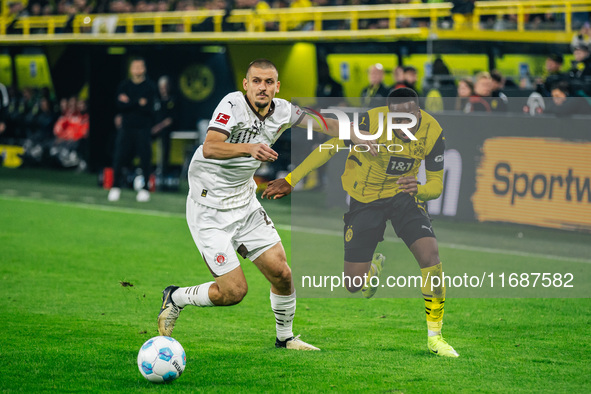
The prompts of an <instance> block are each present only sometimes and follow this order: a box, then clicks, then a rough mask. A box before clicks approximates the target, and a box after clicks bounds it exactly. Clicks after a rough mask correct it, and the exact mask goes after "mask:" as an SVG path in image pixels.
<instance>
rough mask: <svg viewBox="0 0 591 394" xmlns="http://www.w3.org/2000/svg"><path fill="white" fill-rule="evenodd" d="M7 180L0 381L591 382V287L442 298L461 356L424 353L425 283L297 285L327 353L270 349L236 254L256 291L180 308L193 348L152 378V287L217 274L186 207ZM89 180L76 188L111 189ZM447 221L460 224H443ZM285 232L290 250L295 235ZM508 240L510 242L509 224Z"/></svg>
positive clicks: (302, 328)
mask: <svg viewBox="0 0 591 394" xmlns="http://www.w3.org/2000/svg"><path fill="white" fill-rule="evenodd" d="M4 174H5V173H2V172H0V175H4ZM22 174H25V175H26V174H27V173H26V172H24V173H23V172H21V176H22ZM11 175H12V173H11ZM29 175H31V173H29ZM32 175H34V174H32ZM4 179H9V180H10V182H11V184H10V186H9V187H10V190H12V191H11V192H10V193H8V194H10V195H11V197H3V198H2V197H0V221H1V223H3V226H2V227H1V229H0V255H1V256H2V257H1V262H0V276H1V277H2V286H1V288H0V295H1V296H2V299H3V300H4V307H3V308H2V311H3V314H2V315H3V317H4V321H5V322H6V327H7V334H8V335H5V337H4V340H3V341H2V344H1V345H0V376H2V377H3V378H2V379H0V389H1V390H3V391H27V392H37V391H40V390H59V391H96V392H101V391H110V390H116V391H124V392H133V391H149V390H158V391H160V390H162V391H174V392H181V391H184V392H194V391H199V390H202V391H208V392H210V391H218V392H228V391H241V392H246V391H274V392H275V391H331V390H334V391H361V390H363V391H386V392H398V391H399V392H425V391H436V392H442V391H443V392H455V391H477V390H478V391H502V392H513V391H528V392H529V391H547V392H566V391H572V392H585V391H589V390H590V389H591V385H590V384H589V382H588V378H587V376H588V373H589V354H590V351H591V346H590V345H589V342H588V340H587V338H588V333H589V328H590V325H591V317H590V313H589V312H590V309H591V308H590V307H591V302H590V300H589V299H544V300H541V299H451V298H450V299H449V301H448V302H447V303H446V307H447V308H446V316H445V321H446V326H445V330H444V334H445V336H446V337H447V338H448V339H449V341H450V343H451V344H452V345H453V346H454V347H455V348H456V349H457V350H458V352H459V353H460V355H461V357H460V358H459V359H455V360H447V359H440V358H436V357H433V356H431V355H430V354H429V353H428V351H427V348H426V335H425V334H426V332H425V331H426V330H425V322H424V312H423V308H424V305H423V302H422V300H421V299H420V298H418V297H417V298H413V299H373V300H369V301H368V300H365V299H360V298H356V299H328V300H326V299H314V298H309V299H300V300H299V301H298V310H297V314H296V320H295V332H296V333H301V334H303V336H302V338H303V339H304V340H306V341H309V342H310V343H312V344H314V345H317V346H319V347H321V348H322V349H323V351H322V352H319V353H316V352H314V353H304V352H289V351H281V350H278V349H274V347H273V342H274V335H275V330H274V317H273V314H272V313H271V311H270V305H269V299H268V294H269V293H268V292H269V290H268V289H269V286H268V284H267V282H266V281H265V280H264V278H263V277H262V275H261V274H260V273H259V272H258V271H257V270H256V268H255V267H254V266H253V265H252V264H250V263H244V264H243V269H244V271H245V274H246V276H247V280H248V282H249V294H248V295H247V297H246V298H245V299H244V301H243V302H242V303H241V304H239V305H237V306H233V307H229V308H199V309H198V308H190V307H189V308H187V309H186V310H185V311H184V312H183V313H182V315H181V317H180V320H179V324H178V326H177V328H176V329H175V333H174V337H175V338H176V339H178V340H179V341H180V342H181V344H182V345H183V346H184V348H185V351H186V352H187V368H186V370H185V373H184V374H183V376H182V377H181V378H180V379H179V380H177V381H175V382H174V383H172V384H171V385H167V386H155V385H153V384H151V383H149V382H147V381H145V380H144V379H143V378H142V377H141V375H140V373H139V371H138V370H137V366H136V356H137V351H138V350H139V347H140V346H141V344H142V343H143V342H144V341H145V340H147V339H148V338H150V337H151V336H154V335H157V334H156V324H155V323H156V314H157V312H158V308H159V306H160V294H161V293H160V292H161V290H162V289H163V288H164V287H165V286H166V285H168V284H173V283H175V284H180V285H193V284H198V283H202V282H205V281H209V280H211V279H210V275H209V273H208V271H207V268H206V267H205V266H204V264H203V262H202V261H201V259H200V257H199V254H198V253H197V250H196V248H195V246H194V244H193V242H192V240H191V237H190V234H189V231H188V229H187V228H186V223H185V220H184V218H183V217H182V215H180V214H178V213H173V214H167V213H154V212H150V213H146V212H140V211H133V210H126V211H124V210H121V211H112V210H110V211H109V210H101V207H100V206H76V205H72V204H70V203H67V202H52V201H38V200H19V199H18V197H14V195H15V194H16V195H17V196H21V195H24V196H29V195H30V193H29V191H28V190H29V188H35V189H37V190H43V193H44V195H43V196H41V197H44V198H51V194H50V193H51V192H50V191H51V190H53V189H52V188H56V189H59V190H61V193H62V194H66V195H68V199H69V200H70V201H76V200H77V198H78V197H75V196H74V197H72V195H71V194H69V193H68V191H69V190H70V189H69V187H68V188H64V187H63V186H62V187H60V184H59V182H58V183H55V182H53V185H52V182H49V181H46V182H45V181H43V180H39V179H37V181H36V182H33V185H34V186H30V185H31V179H22V180H20V181H19V180H18V179H16V177H15V178H10V177H7V178H3V182H2V183H4ZM81 179H82V180H84V179H87V178H81ZM84 182H86V181H82V182H80V183H79V184H78V185H77V186H76V188H74V190H80V193H81V195H86V194H87V193H96V194H97V196H99V195H100V196H102V197H103V198H104V197H105V195H106V193H105V192H104V191H98V192H97V189H94V188H93V186H92V185H86V184H85V183H84ZM66 184H67V182H65V183H64V185H66ZM0 188H2V186H0ZM64 189H66V190H65V191H64ZM15 191H16V193H15ZM0 192H1V191H0ZM4 194H6V193H4ZM35 196H38V195H34V196H33V197H35ZM159 198H162V199H164V200H166V201H164V203H161V202H159V201H158V200H159ZM154 200H156V201H153V202H151V203H150V204H147V205H142V207H144V208H146V209H150V210H161V208H162V210H166V208H167V207H166V206H167V205H168V204H169V203H170V201H173V202H174V204H175V206H174V207H169V208H170V209H171V210H173V211H175V212H178V211H179V208H178V206H179V205H180V206H184V205H183V200H184V197H183V196H182V195H178V196H177V195H160V196H159V194H156V195H154ZM82 201H86V202H88V201H90V200H89V199H86V200H82ZM276 203H278V202H273V204H271V205H269V206H268V207H269V212H270V214H271V216H272V217H273V218H274V220H275V221H276V222H277V223H280V222H281V221H282V220H285V219H286V218H287V215H286V214H285V210H284V209H283V208H284V206H282V205H280V204H276ZM125 204H126V202H125V201H123V202H121V204H119V205H118V206H125ZM282 207H283V208H282ZM273 210H275V212H273ZM180 211H182V209H180ZM447 227H449V228H451V229H453V230H449V231H444V230H443V229H445V228H447ZM439 228H443V229H441V230H439V233H440V234H441V236H442V237H446V236H447V237H452V238H453V237H455V236H458V234H461V233H462V232H465V233H466V234H468V233H474V231H476V229H477V230H478V231H479V233H480V236H481V237H485V238H486V235H487V234H491V236H498V237H501V233H503V231H501V230H500V229H502V227H498V226H496V225H493V226H479V227H474V225H472V224H470V225H465V226H464V225H461V224H456V223H442V226H439ZM454 231H455V232H454ZM527 234H528V240H529V242H530V243H531V244H534V245H535V244H536V239H537V244H539V245H540V248H543V247H544V244H545V243H547V242H548V239H549V238H550V239H554V240H555V242H556V243H558V247H559V248H560V247H563V248H565V249H566V248H568V246H569V244H570V243H572V245H570V246H571V249H573V248H574V247H575V246H576V247H580V248H581V249H578V252H572V253H575V254H579V253H584V252H585V251H586V249H585V245H583V243H584V241H585V239H587V240H588V236H586V235H581V234H571V233H561V232H548V231H546V230H535V229H531V230H528V233H527ZM280 235H281V236H282V238H283V239H284V244H285V246H286V249H288V252H289V248H290V242H289V240H290V234H289V233H288V232H287V231H280ZM585 237H587V238H585ZM505 238H506V242H508V243H510V242H512V241H511V240H512V238H513V237H512V236H509V235H506V237H505ZM573 240H574V241H573ZM587 244H588V242H587ZM488 246H489V247H493V246H495V245H488ZM442 253H443V252H442ZM454 253H455V254H454V258H458V259H464V260H473V261H479V260H481V259H484V258H487V256H486V253H484V252H478V251H471V250H454ZM579 257H583V256H579ZM121 282H129V283H131V284H133V287H129V286H127V287H124V286H123V285H122V284H121Z"/></svg>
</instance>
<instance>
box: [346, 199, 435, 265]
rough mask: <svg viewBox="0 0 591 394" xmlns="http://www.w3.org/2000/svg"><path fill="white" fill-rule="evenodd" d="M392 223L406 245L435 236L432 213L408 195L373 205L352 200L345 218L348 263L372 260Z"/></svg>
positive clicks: (373, 202) (375, 202)
mask: <svg viewBox="0 0 591 394" xmlns="http://www.w3.org/2000/svg"><path fill="white" fill-rule="evenodd" d="M388 220H389V221H390V222H391V223H392V226H393V227H394V231H396V235H398V237H399V238H402V240H403V241H404V243H405V244H406V246H409V247H410V245H412V244H413V242H415V241H416V240H417V239H419V238H424V237H435V233H433V227H431V218H430V217H429V214H428V213H427V211H426V210H425V208H423V207H422V206H421V205H419V204H418V202H417V200H416V199H415V198H414V197H411V196H410V195H409V194H407V193H398V194H396V195H395V196H393V197H390V198H383V199H381V200H376V201H372V202H369V203H362V202H359V201H357V200H355V199H353V198H351V204H350V206H349V212H347V213H346V214H345V216H344V221H345V229H344V237H345V261H348V262H351V263H363V262H367V261H371V259H372V256H373V254H374V252H375V249H376V247H377V246H378V243H379V242H381V241H383V240H384V231H385V230H386V222H387V221H388Z"/></svg>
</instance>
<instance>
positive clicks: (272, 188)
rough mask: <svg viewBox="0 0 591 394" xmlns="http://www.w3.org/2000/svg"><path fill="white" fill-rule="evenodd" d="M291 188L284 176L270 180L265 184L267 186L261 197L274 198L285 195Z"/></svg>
mask: <svg viewBox="0 0 591 394" xmlns="http://www.w3.org/2000/svg"><path fill="white" fill-rule="evenodd" d="M292 190H293V187H291V185H290V184H289V183H287V181H286V180H285V178H281V179H275V180H274V181H271V182H269V183H268V184H267V188H266V189H265V191H264V192H263V195H262V196H261V198H263V199H265V198H268V199H269V200H270V199H271V198H273V199H274V200H276V199H278V198H281V197H285V196H287V195H288V194H290V193H291V191H292Z"/></svg>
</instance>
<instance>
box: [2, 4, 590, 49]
mask: <svg viewBox="0 0 591 394" xmlns="http://www.w3.org/2000/svg"><path fill="white" fill-rule="evenodd" d="M475 4H476V7H475V10H474V14H473V17H472V18H471V22H470V23H469V25H468V26H467V27H466V28H465V29H464V32H465V31H466V30H469V31H472V32H479V31H483V30H482V28H481V26H480V17H481V16H494V17H497V18H500V17H502V16H503V15H516V16H517V27H516V30H517V31H518V32H524V31H526V23H525V22H526V19H527V16H528V15H530V14H546V13H553V14H562V15H564V20H565V23H564V30H562V31H561V33H571V31H572V28H571V21H572V14H573V13H574V12H589V11H591V0H566V1H561V2H557V1H555V0H535V1H528V0H525V1H477V2H476V3H475ZM451 7H452V5H451V3H436V4H406V5H376V6H348V7H347V6H341V7H311V8H284V9H268V10H259V11H255V10H233V11H232V12H231V13H230V15H228V17H227V18H226V21H225V22H227V23H229V24H239V25H243V26H244V27H245V30H246V32H248V33H255V32H264V31H265V30H266V26H267V24H274V25H275V26H278V30H279V32H281V34H280V36H281V37H283V38H285V39H289V37H290V34H293V36H294V37H297V36H298V34H299V35H300V36H301V35H302V34H303V33H304V32H302V31H299V30H300V29H294V28H295V27H297V26H301V25H302V24H303V23H310V24H311V25H310V27H309V28H308V30H310V28H311V30H312V32H309V31H308V32H306V34H308V35H310V37H312V39H313V38H314V37H317V39H323V38H324V37H327V36H330V35H334V36H337V35H339V34H340V37H343V38H346V37H347V36H346V35H343V33H346V32H350V33H351V35H352V36H355V35H360V36H363V37H364V38H369V37H376V38H379V36H380V35H382V34H384V31H386V30H387V31H388V32H389V33H390V34H392V32H393V31H396V30H404V29H397V27H396V22H397V20H398V18H422V19H428V20H429V21H430V30H431V31H432V32H434V33H437V32H439V31H442V32H443V30H440V29H439V28H438V23H437V21H438V20H439V19H440V18H443V17H449V16H451ZM224 14H225V11H223V10H213V11H212V10H203V11H190V12H166V13H132V14H104V15H98V14H97V15H76V16H75V17H73V19H72V20H70V18H69V17H68V16H65V15H61V16H52V17H23V18H19V19H17V20H16V21H15V20H14V19H11V18H10V17H0V40H2V41H10V39H11V38H16V37H18V36H21V37H22V36H36V37H40V36H45V37H46V38H47V36H53V35H55V34H57V33H58V32H60V30H61V31H63V30H64V29H66V28H68V30H71V33H73V34H76V35H84V37H86V36H87V35H88V33H90V32H91V30H92V29H91V28H92V26H93V24H94V23H95V21H97V18H103V19H105V18H115V19H116V21H115V24H116V26H117V27H122V28H123V30H124V32H125V33H126V34H132V33H134V32H135V31H136V28H137V27H140V26H150V27H152V29H151V30H153V32H150V33H144V34H150V35H153V34H157V35H158V36H165V35H166V34H170V33H175V32H176V33H185V34H188V33H193V32H192V30H193V28H194V27H195V26H197V25H199V24H201V23H203V22H204V21H206V20H207V19H208V18H211V21H212V22H213V33H222V34H233V35H239V34H243V33H239V32H233V31H224ZM366 19H382V20H387V21H388V22H387V27H385V26H384V28H383V29H375V30H374V31H371V32H370V31H367V30H364V31H363V33H361V30H362V29H360V27H359V26H360V21H361V20H366ZM327 21H346V26H347V28H345V29H344V30H337V31H335V30H323V28H322V25H323V22H327ZM9 26H10V27H11V29H12V31H11V32H10V33H11V34H7V30H8V28H9ZM165 26H168V27H171V28H165ZM321 31H322V32H323V33H322V34H318V32H321ZM513 31H515V30H513ZM489 32H490V31H489ZM103 34H106V33H104V32H103V33H99V35H103ZM198 34H200V33H193V35H198ZM271 34H277V33H276V32H274V33H271ZM271 34H269V37H270V38H271ZM446 34H447V35H446V37H448V36H449V34H448V33H446ZM84 37H80V38H81V39H84ZM30 38H33V37H30ZM457 38H460V39H461V38H465V39H467V38H470V37H469V36H466V34H460V33H458V34H457Z"/></svg>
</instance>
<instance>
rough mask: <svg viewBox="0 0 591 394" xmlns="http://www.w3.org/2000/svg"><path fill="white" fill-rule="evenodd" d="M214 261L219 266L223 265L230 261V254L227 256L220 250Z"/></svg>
mask: <svg viewBox="0 0 591 394" xmlns="http://www.w3.org/2000/svg"><path fill="white" fill-rule="evenodd" d="M213 261H214V262H215V263H216V265H217V266H219V267H221V266H222V265H224V264H226V263H227V262H228V256H226V254H225V253H222V252H220V253H218V254H216V255H215V257H214V258H213Z"/></svg>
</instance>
